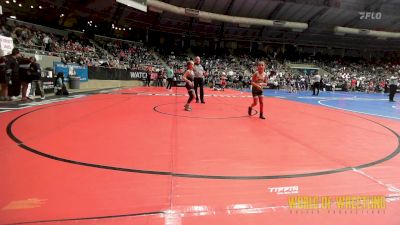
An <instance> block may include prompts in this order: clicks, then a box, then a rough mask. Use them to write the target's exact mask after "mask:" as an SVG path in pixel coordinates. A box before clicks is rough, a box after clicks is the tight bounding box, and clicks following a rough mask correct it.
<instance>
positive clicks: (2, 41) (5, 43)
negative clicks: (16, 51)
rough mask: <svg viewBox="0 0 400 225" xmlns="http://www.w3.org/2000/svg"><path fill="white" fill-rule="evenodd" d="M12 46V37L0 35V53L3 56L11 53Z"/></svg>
mask: <svg viewBox="0 0 400 225" xmlns="http://www.w3.org/2000/svg"><path fill="white" fill-rule="evenodd" d="M13 48H14V43H13V39H12V38H10V37H4V36H1V35H0V55H1V56H5V55H8V54H11V52H12V50H13Z"/></svg>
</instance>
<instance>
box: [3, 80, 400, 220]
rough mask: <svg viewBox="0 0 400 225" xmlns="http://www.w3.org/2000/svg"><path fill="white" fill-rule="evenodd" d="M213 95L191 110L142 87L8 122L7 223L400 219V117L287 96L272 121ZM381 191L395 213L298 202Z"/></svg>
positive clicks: (269, 103)
mask: <svg viewBox="0 0 400 225" xmlns="http://www.w3.org/2000/svg"><path fill="white" fill-rule="evenodd" d="M210 92H211V91H209V90H207V89H206V94H207V95H206V98H205V100H206V104H196V103H194V104H193V111H192V112H186V111H184V110H183V105H184V103H185V101H186V99H187V97H186V96H184V94H185V93H186V91H185V89H184V88H177V89H173V91H172V92H169V91H166V90H165V89H164V88H143V87H142V88H136V89H130V90H122V91H121V92H116V93H113V94H100V95H93V96H89V97H86V98H81V99H75V100H71V101H66V102H62V103H55V104H50V105H45V106H40V107H35V108H29V109H24V110H20V111H14V112H9V113H3V114H1V115H0V120H1V121H2V122H1V125H0V128H1V130H2V131H3V132H2V133H0V137H1V138H0V146H1V151H0V160H1V165H0V176H1V179H0V187H1V188H2V191H1V195H0V206H1V210H0V224H17V223H29V222H38V221H39V222H43V223H44V222H46V224H52V223H54V224H139V225H140V224H171V225H172V224H173V225H180V224H189V225H195V224H207V223H208V224H266V223H268V224H269V223H272V224H293V223H296V224H310V223H311V221H313V222H314V221H316V223H318V224H349V223H350V224H365V223H373V224H393V225H395V224H399V223H400V216H399V214H398V213H397V212H398V211H399V210H400V203H399V201H398V200H399V197H400V196H399V194H400V189H399V187H400V179H398V177H399V176H398V174H399V173H400V166H399V165H400V160H399V157H398V156H397V154H398V152H399V136H398V133H400V123H399V122H397V121H395V120H385V119H381V118H376V117H369V116H365V115H358V114H354V113H348V112H342V111H339V110H332V109H328V108H324V107H320V106H313V105H307V104H303V103H297V102H291V101H286V100H282V99H276V98H265V106H264V107H265V108H264V109H265V114H266V116H267V119H266V120H260V119H258V117H257V116H258V114H257V115H254V116H252V117H249V116H247V106H248V105H249V104H250V102H251V101H252V99H251V98H248V97H241V96H242V95H243V96H249V94H248V93H244V94H243V93H240V92H235V91H232V90H226V91H225V93H224V92H216V94H218V96H210V94H214V92H212V93H210ZM138 93H141V94H138ZM154 94H158V95H154ZM227 96H230V97H227ZM255 109H256V110H257V111H258V107H256V108H255ZM253 113H254V114H256V113H257V112H256V111H254V112H253ZM372 195H376V196H382V197H383V198H384V200H385V201H384V202H385V203H386V204H385V208H384V209H364V210H363V211H361V210H360V209H358V210H355V209H351V211H350V208H346V209H338V208H337V206H336V208H335V204H333V206H332V208H331V209H330V210H328V209H326V208H319V209H317V210H304V209H293V208H291V207H290V204H289V197H293V196H329V197H330V198H331V199H333V200H334V199H337V198H338V197H339V196H372ZM314 223H315V222H314Z"/></svg>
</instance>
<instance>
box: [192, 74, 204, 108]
mask: <svg viewBox="0 0 400 225" xmlns="http://www.w3.org/2000/svg"><path fill="white" fill-rule="evenodd" d="M197 87H199V88H200V100H201V102H204V79H203V78H199V77H195V78H194V91H195V93H196V102H199V95H198V94H197Z"/></svg>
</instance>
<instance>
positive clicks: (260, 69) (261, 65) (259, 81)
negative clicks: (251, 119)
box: [248, 61, 267, 120]
mask: <svg viewBox="0 0 400 225" xmlns="http://www.w3.org/2000/svg"><path fill="white" fill-rule="evenodd" d="M266 85H267V75H266V74H265V62H263V61H260V62H258V64H257V71H256V72H255V73H254V74H253V78H252V79H251V87H252V89H251V93H252V94H253V104H252V105H251V106H250V107H249V109H248V114H249V116H251V110H252V109H253V107H254V106H256V105H257V99H258V101H259V102H260V119H263V120H265V117H264V102H263V86H266Z"/></svg>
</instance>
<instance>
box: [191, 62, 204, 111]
mask: <svg viewBox="0 0 400 225" xmlns="http://www.w3.org/2000/svg"><path fill="white" fill-rule="evenodd" d="M193 71H194V90H195V92H196V103H199V96H198V95H197V87H199V88H200V100H201V103H203V104H204V103H206V102H205V101H204V88H203V86H204V72H205V71H204V68H203V66H202V65H201V64H200V57H199V56H196V58H195V59H194V67H193Z"/></svg>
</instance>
